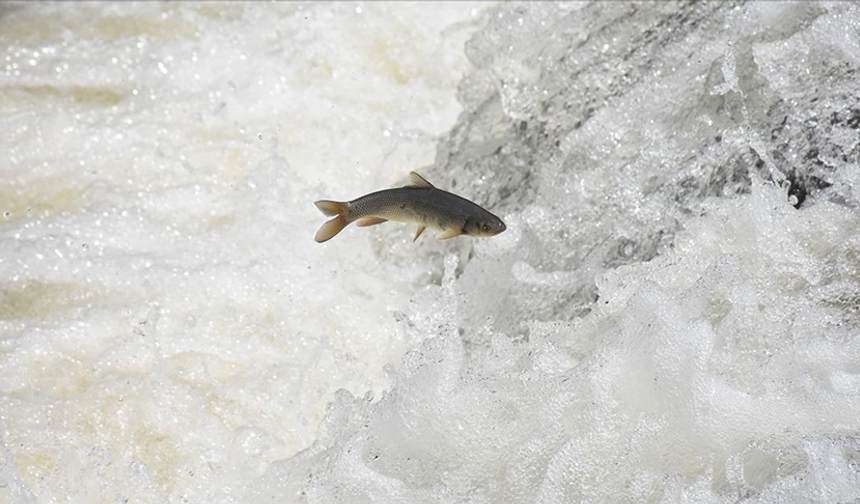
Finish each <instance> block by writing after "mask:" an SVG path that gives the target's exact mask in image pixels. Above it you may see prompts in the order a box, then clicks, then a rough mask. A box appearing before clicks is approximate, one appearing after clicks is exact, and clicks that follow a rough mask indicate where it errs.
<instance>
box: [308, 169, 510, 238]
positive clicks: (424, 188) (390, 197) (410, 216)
mask: <svg viewBox="0 0 860 504" xmlns="http://www.w3.org/2000/svg"><path fill="white" fill-rule="evenodd" d="M314 204H315V205H316V207H317V208H319V209H320V211H321V212H322V213H323V214H325V215H326V216H329V217H334V218H333V219H330V220H328V221H326V222H325V223H324V224H323V225H322V226H321V227H320V228H319V231H317V234H316V236H315V237H314V239H315V240H316V241H317V242H319V243H323V242H325V241H328V240H331V239H332V238H333V237H334V236H335V235H337V234H338V233H340V232H341V231H342V230H343V228H345V227H346V226H347V225H349V224H351V223H353V222H355V223H356V225H357V226H358V227H365V226H375V225H377V224H382V223H383V222H387V221H398V222H410V223H415V224H418V229H417V230H416V231H415V237H414V238H412V241H413V242H414V241H415V240H417V239H418V237H419V236H421V233H423V232H424V230H425V229H427V228H428V227H429V228H433V229H438V230H440V231H441V233H439V234H438V235H436V238H437V239H439V240H447V239H449V238H454V237H455V236H460V235H467V236H475V237H479V236H495V235H497V234H499V233H501V232H502V231H504V230H505V223H504V222H502V219H500V218H498V217H496V216H495V215H493V214H491V213H490V212H488V211H486V210H484V209H483V208H481V207H480V206H478V205H476V204H475V203H472V202H471V201H469V200H467V199H465V198H462V197H460V196H457V195H456V194H452V193H449V192H448V191H443V190H442V189H439V188H438V187H435V186H434V185H433V184H431V183H430V182H428V181H427V180H426V179H425V178H424V177H422V176H421V175H419V174H418V173H416V172H411V173H410V174H409V184H408V185H405V186H403V187H397V188H394V189H384V190H382V191H376V192H373V193H370V194H365V195H364V196H361V197H360V198H356V199H354V200H352V201H331V200H320V201H316V202H314Z"/></svg>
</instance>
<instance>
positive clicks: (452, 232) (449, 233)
mask: <svg viewBox="0 0 860 504" xmlns="http://www.w3.org/2000/svg"><path fill="white" fill-rule="evenodd" d="M461 234H463V230H462V229H460V228H450V229H448V230H446V231H443V232H441V233H439V234H437V235H436V239H437V240H447V239H448V238H453V237H455V236H460V235H461Z"/></svg>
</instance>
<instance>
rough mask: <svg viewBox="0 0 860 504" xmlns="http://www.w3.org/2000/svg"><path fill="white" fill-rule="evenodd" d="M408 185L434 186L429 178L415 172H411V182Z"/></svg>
mask: <svg viewBox="0 0 860 504" xmlns="http://www.w3.org/2000/svg"><path fill="white" fill-rule="evenodd" d="M406 187H433V184H431V183H430V182H427V179H425V178H424V177H422V176H421V175H418V174H417V173H415V172H409V184H408V185H407V186H406Z"/></svg>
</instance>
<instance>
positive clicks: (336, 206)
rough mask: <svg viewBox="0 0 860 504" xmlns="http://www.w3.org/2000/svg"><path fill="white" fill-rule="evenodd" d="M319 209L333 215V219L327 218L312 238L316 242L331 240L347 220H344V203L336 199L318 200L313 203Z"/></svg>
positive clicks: (344, 225)
mask: <svg viewBox="0 0 860 504" xmlns="http://www.w3.org/2000/svg"><path fill="white" fill-rule="evenodd" d="M314 205H316V206H317V208H319V209H320V211H321V212H322V213H324V214H326V215H329V216H332V215H333V216H335V218H334V219H329V220H327V221H326V222H325V223H324V224H323V225H322V226H320V228H319V231H317V234H316V236H314V240H316V241H317V243H322V242H324V241H328V240H331V239H332V238H333V237H334V235H336V234H338V233H340V232H341V230H342V229H343V228H345V227H346V225H347V224H349V222H348V221H347V220H346V203H341V202H338V201H329V200H320V201H317V202H315V203H314Z"/></svg>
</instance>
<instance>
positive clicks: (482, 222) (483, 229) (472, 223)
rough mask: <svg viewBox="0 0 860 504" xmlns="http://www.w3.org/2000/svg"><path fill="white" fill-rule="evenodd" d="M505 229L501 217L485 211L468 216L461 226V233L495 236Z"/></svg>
mask: <svg viewBox="0 0 860 504" xmlns="http://www.w3.org/2000/svg"><path fill="white" fill-rule="evenodd" d="M505 229H507V228H506V227H505V223H504V222H502V219H500V218H498V217H496V216H495V215H493V214H491V213H489V212H487V213H486V215H482V216H480V217H477V218H475V217H473V218H469V219H468V220H467V221H466V224H465V225H464V226H463V233H465V234H467V235H469V236H496V235H497V234H499V233H501V232H502V231H504V230H505Z"/></svg>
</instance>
